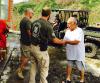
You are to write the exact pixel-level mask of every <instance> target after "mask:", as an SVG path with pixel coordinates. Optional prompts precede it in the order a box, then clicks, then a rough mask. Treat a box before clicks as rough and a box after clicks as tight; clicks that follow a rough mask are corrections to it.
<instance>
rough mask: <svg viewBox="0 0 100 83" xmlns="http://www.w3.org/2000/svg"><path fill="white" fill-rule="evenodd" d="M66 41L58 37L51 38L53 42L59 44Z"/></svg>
mask: <svg viewBox="0 0 100 83" xmlns="http://www.w3.org/2000/svg"><path fill="white" fill-rule="evenodd" d="M65 42H66V41H64V40H60V39H58V38H53V43H55V44H60V45H64V44H65Z"/></svg>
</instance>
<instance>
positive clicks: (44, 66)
mask: <svg viewBox="0 0 100 83" xmlns="http://www.w3.org/2000/svg"><path fill="white" fill-rule="evenodd" d="M31 52H32V56H33V57H34V60H33V62H32V64H31V69H30V80H29V83H36V81H35V76H36V72H37V70H39V71H40V83H48V82H47V79H46V78H47V76H48V70H49V55H48V52H47V51H40V47H39V46H35V45H31ZM37 68H38V69H37Z"/></svg>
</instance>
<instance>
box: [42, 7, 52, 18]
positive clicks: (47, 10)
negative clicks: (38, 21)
mask: <svg viewBox="0 0 100 83" xmlns="http://www.w3.org/2000/svg"><path fill="white" fill-rule="evenodd" d="M50 14H51V10H50V8H49V7H44V8H43V9H42V16H45V17H46V16H49V15H50Z"/></svg>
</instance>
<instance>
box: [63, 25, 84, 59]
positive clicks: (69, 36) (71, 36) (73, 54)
mask: <svg viewBox="0 0 100 83" xmlns="http://www.w3.org/2000/svg"><path fill="white" fill-rule="evenodd" d="M64 40H79V41H80V42H79V44H77V45H71V44H66V56H67V59H68V60H77V61H84V60H85V45H84V33H83V31H82V29H81V28H79V27H77V28H76V29H75V30H74V31H70V29H68V30H66V33H65V36H64Z"/></svg>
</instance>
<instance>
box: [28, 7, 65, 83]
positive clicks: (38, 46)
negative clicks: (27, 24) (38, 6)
mask: <svg viewBox="0 0 100 83" xmlns="http://www.w3.org/2000/svg"><path fill="white" fill-rule="evenodd" d="M41 14H42V17H41V18H40V19H38V20H36V21H34V22H33V23H32V29H31V33H32V39H31V40H32V41H31V43H32V45H31V52H32V56H33V57H34V59H35V61H33V63H32V65H31V70H30V81H29V83H36V82H35V76H36V70H37V68H38V69H39V71H40V83H48V82H47V80H46V78H47V76H48V70H49V55H48V52H47V47H48V42H50V41H52V42H53V43H56V44H60V45H63V44H65V41H62V40H60V39H58V38H56V37H55V34H54V32H53V27H52V25H51V24H50V23H49V22H48V20H49V17H50V14H51V10H50V9H49V8H48V7H45V8H43V9H42V13H41Z"/></svg>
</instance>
